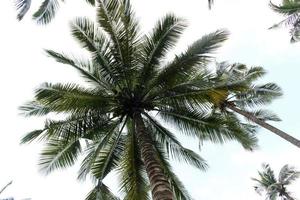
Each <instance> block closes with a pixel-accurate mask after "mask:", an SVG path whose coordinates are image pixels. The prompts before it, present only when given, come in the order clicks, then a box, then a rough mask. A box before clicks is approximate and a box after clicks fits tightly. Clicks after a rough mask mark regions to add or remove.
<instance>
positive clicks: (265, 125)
mask: <svg viewBox="0 0 300 200" xmlns="http://www.w3.org/2000/svg"><path fill="white" fill-rule="evenodd" d="M226 107H227V108H228V109H230V110H233V111H234V112H237V113H239V114H240V115H243V116H244V117H246V118H247V119H249V120H251V121H252V122H254V123H256V124H258V125H260V126H262V127H263V128H265V129H268V130H269V131H271V132H273V133H275V134H276V135H278V136H280V137H281V138H283V139H285V140H286V141H288V142H290V143H292V144H293V145H295V146H296V147H298V148H300V140H298V139H296V138H294V137H293V136H291V135H289V134H287V133H286V132H283V131H282V130H279V129H278V128H276V127H274V126H272V125H270V124H268V123H267V122H265V121H263V120H260V119H258V118H257V117H255V116H254V115H253V114H251V113H249V112H246V111H244V110H241V109H239V108H237V107H235V106H234V105H231V104H227V105H226Z"/></svg>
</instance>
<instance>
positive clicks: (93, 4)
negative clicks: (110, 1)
mask: <svg viewBox="0 0 300 200" xmlns="http://www.w3.org/2000/svg"><path fill="white" fill-rule="evenodd" d="M95 1H96V0H86V2H87V3H89V4H91V5H92V6H95Z"/></svg>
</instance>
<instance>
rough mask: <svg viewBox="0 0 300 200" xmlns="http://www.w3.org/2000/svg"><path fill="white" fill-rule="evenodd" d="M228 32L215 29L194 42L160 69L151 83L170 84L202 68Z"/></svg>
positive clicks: (225, 38) (226, 36)
mask: <svg viewBox="0 0 300 200" xmlns="http://www.w3.org/2000/svg"><path fill="white" fill-rule="evenodd" d="M228 34H229V33H228V32H227V31H226V30H217V31H215V32H213V33H210V34H208V35H205V36H203V37H202V38H201V39H199V40H197V41H196V42H194V43H193V44H192V45H191V46H189V47H188V49H187V50H186V52H185V53H182V54H180V55H177V56H176V57H175V59H174V60H173V61H171V62H170V63H169V64H167V65H166V66H165V67H164V68H162V69H161V71H160V72H159V74H158V76H157V77H156V78H155V79H154V80H153V84H152V85H172V84H174V83H176V82H178V81H182V80H185V78H186V77H189V76H190V75H191V74H193V73H197V71H198V70H201V69H203V67H204V65H205V64H207V62H208V61H210V58H211V54H212V53H213V52H215V50H217V49H218V48H219V47H220V46H221V44H222V43H223V42H224V41H225V40H227V38H228Z"/></svg>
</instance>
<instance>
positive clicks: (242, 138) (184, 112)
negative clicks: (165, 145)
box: [159, 108, 257, 150]
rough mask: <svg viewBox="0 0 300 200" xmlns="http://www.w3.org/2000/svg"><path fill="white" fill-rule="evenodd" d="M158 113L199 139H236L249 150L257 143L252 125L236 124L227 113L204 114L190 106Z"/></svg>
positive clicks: (216, 140) (218, 141) (221, 140)
mask: <svg viewBox="0 0 300 200" xmlns="http://www.w3.org/2000/svg"><path fill="white" fill-rule="evenodd" d="M159 115H160V116H161V117H162V118H163V119H164V120H165V121H166V122H168V123H171V124H172V125H174V126H176V127H178V129H180V130H182V132H184V133H186V134H188V135H190V136H194V137H198V138H199V139H200V141H203V140H209V141H212V142H216V143H221V144H222V143H224V142H225V141H228V140H237V141H238V142H240V143H241V144H242V145H243V147H244V148H245V149H249V150H252V149H253V148H256V145H257V139H256V137H255V135H254V134H253V131H254V130H253V129H252V127H249V128H247V126H244V125H243V124H238V123H237V121H238V119H237V118H233V117H231V116H229V115H228V116H222V115H218V114H217V113H215V114H213V115H212V114H206V113H203V112H200V111H196V110H192V109H190V108H181V109H176V110H175V109H168V110H167V109H165V110H160V111H159Z"/></svg>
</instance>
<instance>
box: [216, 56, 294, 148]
mask: <svg viewBox="0 0 300 200" xmlns="http://www.w3.org/2000/svg"><path fill="white" fill-rule="evenodd" d="M265 74H266V72H265V70H264V69H263V68H262V67H258V66H254V67H250V68H248V67H247V66H246V65H244V64H241V63H234V64H229V63H226V62H222V63H218V64H217V67H216V73H215V76H214V77H213V78H212V80H211V81H214V82H216V83H217V82H218V83H222V82H223V83H224V84H227V85H232V84H236V85H239V87H237V88H235V90H231V91H230V92H228V93H227V95H224V99H223V100H221V101H220V99H218V100H217V101H215V103H214V107H215V109H216V111H217V112H221V113H223V114H225V115H226V116H231V117H233V116H235V114H240V115H242V116H244V117H245V118H246V119H247V120H250V121H252V122H254V123H256V124H258V125H260V126H262V127H264V128H266V129H268V130H269V131H271V132H273V133H275V134H276V135H278V136H280V137H282V138H283V139H285V140H287V141H288V142H290V143H292V144H293V145H295V146H297V147H298V148H300V141H299V140H298V139H296V138H294V137H292V136H291V135H289V134H287V133H285V132H283V131H281V130H279V129H277V128H276V127H274V126H272V125H270V124H268V123H267V121H280V119H279V117H277V116H276V115H275V114H274V113H272V112H271V111H268V110H265V109H262V106H266V105H268V104H270V103H271V102H272V101H273V100H275V99H277V98H278V97H280V96H281V95H282V91H281V89H280V87H279V86H278V85H276V84H275V83H265V84H261V83H260V84H258V83H257V82H258V81H259V79H261V78H262V77H263V76H264V75H265Z"/></svg>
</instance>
